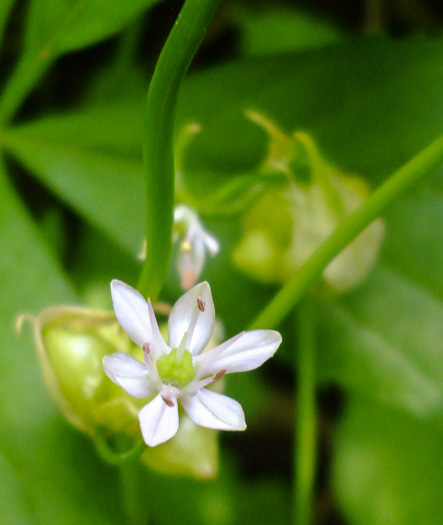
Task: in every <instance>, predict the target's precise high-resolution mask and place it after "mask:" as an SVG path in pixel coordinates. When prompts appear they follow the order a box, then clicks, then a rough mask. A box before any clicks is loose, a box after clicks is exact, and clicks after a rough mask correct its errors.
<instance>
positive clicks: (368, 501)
mask: <svg viewBox="0 0 443 525" xmlns="http://www.w3.org/2000/svg"><path fill="white" fill-rule="evenodd" d="M442 438H443V435H442V433H441V431H436V430H435V428H434V427H433V426H432V425H429V424H426V423H423V422H421V421H418V420H416V419H414V418H411V417H409V416H407V415H405V414H404V413H401V412H398V411H395V410H392V409H387V408H386V407H380V406H377V405H374V404H372V403H369V402H368V403H367V402H363V401H361V400H359V399H355V400H353V401H352V402H351V403H350V405H349V406H348V408H347V412H346V414H345V417H344V420H343V421H342V423H341V424H340V427H339V429H338V432H337V434H336V436H335V451H334V455H333V457H334V460H333V485H334V489H335V493H336V498H337V500H338V503H339V505H340V506H341V509H342V512H343V513H344V514H345V517H346V518H347V520H348V522H349V523H352V524H353V525H415V524H416V523H426V525H438V524H440V523H441V516H442V513H443V502H442V498H441V487H442V485H443V470H442V468H441V465H442V462H443V454H442V447H441V443H442Z"/></svg>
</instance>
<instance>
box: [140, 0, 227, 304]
mask: <svg viewBox="0 0 443 525" xmlns="http://www.w3.org/2000/svg"><path fill="white" fill-rule="evenodd" d="M220 1H221V0H187V1H186V2H185V4H184V6H183V8H182V10H181V11H180V14H179V15H178V18H177V20H176V22H175V25H174V27H173V28H172V30H171V33H170V35H169V37H168V39H167V41H166V44H165V46H164V48H163V50H162V52H161V54H160V58H159V60H158V62H157V66H156V68H155V71H154V75H153V77H152V80H151V84H150V86H149V91H148V96H147V101H146V106H145V128H144V135H143V164H144V173H145V186H146V221H147V223H146V246H147V250H146V259H145V261H144V263H143V268H142V272H141V276H140V280H139V283H138V289H139V290H140V292H141V293H142V294H143V295H145V296H146V297H151V299H152V300H153V301H155V300H156V299H157V296H158V293H159V291H160V290H161V288H162V286H163V282H164V280H165V277H166V273H167V269H168V264H169V258H170V253H171V238H172V225H173V204H174V177H175V172H174V155H173V139H174V124H175V114H176V106H177V96H178V92H179V87H180V84H181V81H182V79H183V77H184V75H185V73H186V71H187V69H188V67H189V65H190V63H191V61H192V58H193V57H194V55H195V53H196V51H197V49H198V47H199V45H200V43H201V41H202V39H203V36H204V35H205V33H206V30H207V28H208V26H209V24H210V22H211V20H212V19H213V17H214V15H215V13H216V12H217V10H218V7H219V4H220Z"/></svg>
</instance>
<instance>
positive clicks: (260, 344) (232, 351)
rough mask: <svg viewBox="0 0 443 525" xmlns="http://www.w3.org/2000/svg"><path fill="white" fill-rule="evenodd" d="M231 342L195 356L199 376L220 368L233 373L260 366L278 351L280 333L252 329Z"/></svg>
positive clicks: (214, 371) (213, 372)
mask: <svg viewBox="0 0 443 525" xmlns="http://www.w3.org/2000/svg"><path fill="white" fill-rule="evenodd" d="M229 341H232V343H231V344H226V343H223V344H221V345H220V346H217V347H216V348H213V349H212V350H210V351H209V352H205V353H203V354H201V355H199V356H198V357H196V358H195V365H196V367H197V374H198V375H199V376H200V377H202V376H205V375H212V374H217V373H218V372H220V370H226V373H227V374H230V373H233V372H247V371H248V370H254V369H255V368H258V367H259V366H261V365H262V364H263V363H264V362H265V361H266V360H267V359H269V358H270V357H272V356H273V355H274V354H275V352H276V350H277V348H278V347H279V346H280V343H281V335H280V334H279V333H278V332H276V331H275V330H253V331H252V332H243V333H242V334H239V336H235V337H233V338H232V339H230V340H229ZM229 341H227V343H229Z"/></svg>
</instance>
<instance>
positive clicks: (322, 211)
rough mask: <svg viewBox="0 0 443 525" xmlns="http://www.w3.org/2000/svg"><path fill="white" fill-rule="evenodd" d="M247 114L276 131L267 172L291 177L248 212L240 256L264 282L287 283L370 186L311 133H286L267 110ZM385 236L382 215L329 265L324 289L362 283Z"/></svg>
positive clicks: (241, 265) (237, 252) (265, 166)
mask: <svg viewBox="0 0 443 525" xmlns="http://www.w3.org/2000/svg"><path fill="white" fill-rule="evenodd" d="M248 116H249V117H250V118H251V120H253V121H254V122H256V123H257V124H259V125H260V126H261V127H263V128H264V129H265V130H266V132H267V133H268V135H269V145H268V153H267V157H266V158H265V160H264V162H263V165H262V167H261V170H262V172H263V173H279V174H281V173H284V174H285V175H286V176H287V182H286V184H284V185H282V186H278V187H273V188H272V189H270V190H269V191H267V192H265V193H264V194H263V195H262V196H261V197H260V198H259V199H258V200H257V201H256V202H255V204H254V205H253V206H252V207H251V208H250V209H249V210H248V211H247V212H246V214H245V215H244V218H243V224H242V229H243V235H242V237H241V239H240V241H239V243H238V245H237V247H236V249H235V251H234V254H233V258H234V262H235V263H236V264H237V266H238V267H239V268H240V269H241V270H243V271H244V272H245V273H248V274H249V275H251V276H253V277H255V278H256V279H258V280H261V281H264V282H269V283H284V282H285V281H287V280H288V279H290V278H291V277H292V276H293V275H294V274H295V273H296V272H297V271H298V270H299V269H300V267H301V266H302V265H303V264H304V263H305V262H306V260H307V259H308V258H309V257H310V256H311V255H312V254H313V253H314V251H315V250H316V249H317V248H318V247H319V245H320V244H321V243H322V242H323V241H324V240H325V239H327V238H328V237H329V236H330V235H331V234H332V233H333V232H334V231H335V230H336V228H337V227H338V226H339V225H340V223H341V222H342V220H343V219H344V217H346V216H347V215H349V214H350V213H351V212H353V211H354V210H356V209H357V208H358V207H359V206H360V205H361V203H362V202H363V201H364V200H365V199H366V198H367V196H368V195H369V186H368V184H367V183H366V182H365V181H364V180H363V178H361V177H357V176H355V175H349V174H346V173H344V172H342V171H341V170H339V169H338V168H336V167H335V166H333V165H331V164H330V163H329V162H328V161H327V160H326V159H325V158H324V157H323V156H322V155H321V153H320V151H319V149H318V147H317V145H316V144H315V142H314V140H313V139H312V137H311V136H310V135H308V134H307V133H303V132H294V133H293V134H292V135H285V134H284V133H283V132H282V131H281V130H279V129H278V128H277V126H275V125H274V124H273V123H272V122H270V121H269V120H268V119H266V118H265V117H264V116H263V115H261V114H259V113H256V112H249V114H248ZM383 234H384V223H383V221H382V220H381V219H377V220H376V221H374V222H373V223H372V224H371V225H370V226H369V227H368V228H366V229H365V230H364V231H363V232H362V233H360V235H359V236H358V237H357V238H356V239H355V240H354V241H353V242H351V243H350V244H349V245H348V246H347V247H346V248H345V249H344V250H343V251H342V252H341V253H340V254H339V255H338V256H337V257H336V258H335V259H334V260H333V261H332V262H331V263H330V264H329V265H328V266H327V267H326V268H325V270H324V271H323V275H322V278H323V279H322V286H321V288H322V289H323V290H327V291H334V292H342V291H345V290H348V289H349V288H351V287H353V286H354V285H356V284H358V283H360V282H361V281H363V280H364V279H365V278H366V276H367V274H368V272H369V270H370V269H371V267H372V266H373V264H374V262H375V260H376V258H377V255H378V252H379V248H380V245H381V241H382V238H383Z"/></svg>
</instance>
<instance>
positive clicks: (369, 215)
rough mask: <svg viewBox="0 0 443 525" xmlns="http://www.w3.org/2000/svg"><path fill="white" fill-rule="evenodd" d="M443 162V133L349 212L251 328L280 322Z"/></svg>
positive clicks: (274, 324) (270, 326) (271, 325)
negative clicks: (353, 244)
mask: <svg viewBox="0 0 443 525" xmlns="http://www.w3.org/2000/svg"><path fill="white" fill-rule="evenodd" d="M442 162H443V136H442V137H439V138H438V139H437V140H435V141H434V142H433V143H432V144H431V145H429V146H428V147H427V148H425V149H424V150H423V151H421V152H420V153H419V154H418V155H417V156H415V157H414V158H413V159H411V160H410V161H409V162H408V163H407V164H405V165H404V166H402V167H401V168H400V169H399V170H398V171H396V172H395V173H394V174H393V175H392V176H391V177H389V179H387V180H386V181H385V182H384V183H383V184H382V185H381V186H379V187H378V188H377V189H376V190H375V191H374V192H373V193H372V194H371V195H370V196H369V197H368V199H367V200H366V201H365V202H364V203H363V204H362V205H361V206H360V207H359V208H358V209H357V210H356V211H355V212H353V213H351V214H350V215H348V216H347V217H346V218H345V219H344V220H343V222H342V224H341V225H340V226H339V227H338V228H337V229H336V230H335V232H334V233H333V234H332V235H331V236H330V237H328V239H326V241H324V242H323V243H322V244H321V245H320V247H319V248H318V249H317V250H316V251H315V252H314V253H313V255H312V256H311V257H310V258H309V259H308V260H307V261H306V263H305V264H304V265H303V266H302V267H301V268H300V270H299V271H298V272H297V273H296V274H295V275H294V276H293V277H292V278H291V279H290V280H289V281H288V282H287V283H286V284H285V285H284V286H283V287H282V288H281V290H280V291H279V292H278V293H277V294H276V295H275V297H274V298H273V299H272V300H271V301H270V302H269V304H268V305H267V306H266V307H265V309H264V310H263V311H262V313H261V314H260V315H259V316H258V317H257V318H256V319H255V321H254V322H253V323H252V325H251V327H250V328H251V329H255V328H263V327H266V328H272V327H275V326H277V325H278V324H279V323H280V322H281V321H282V320H283V319H284V318H285V317H286V316H287V315H288V314H289V313H290V312H291V311H292V309H293V308H294V306H295V305H296V304H297V303H298V301H299V300H300V299H301V298H302V297H303V295H304V294H305V293H306V292H307V291H308V289H309V288H310V287H311V285H312V284H313V283H314V282H315V280H316V279H318V278H319V277H320V275H321V273H322V272H323V270H324V269H325V268H326V266H328V264H329V263H330V262H331V261H332V260H333V259H334V258H335V257H336V256H337V255H338V254H339V253H340V252H341V251H342V250H343V249H344V248H345V247H346V246H347V245H348V244H349V243H350V242H351V241H352V240H353V239H355V237H357V235H358V234H359V233H360V232H362V231H363V230H364V229H365V228H366V227H367V226H369V224H371V222H372V221H373V220H374V219H376V218H377V217H378V216H379V215H381V214H382V213H383V212H384V211H385V210H386V209H387V208H389V206H390V205H391V204H392V203H393V202H394V201H396V200H397V199H399V198H400V197H401V196H402V195H404V194H405V193H406V192H407V191H408V190H410V189H411V188H412V187H413V186H414V185H415V184H417V182H419V181H420V180H421V179H422V178H424V177H425V176H426V175H428V174H430V173H432V172H433V170H435V169H436V168H437V167H438V166H439V165H440V164H441V163H442Z"/></svg>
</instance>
